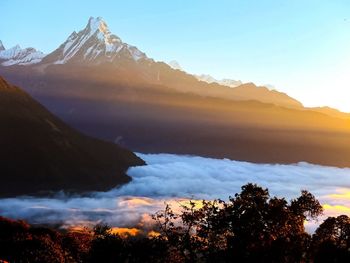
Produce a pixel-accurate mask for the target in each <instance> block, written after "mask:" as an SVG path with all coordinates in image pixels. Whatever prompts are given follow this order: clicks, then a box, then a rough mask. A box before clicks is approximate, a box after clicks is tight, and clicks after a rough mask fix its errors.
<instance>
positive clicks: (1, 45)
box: [0, 40, 5, 51]
mask: <svg viewBox="0 0 350 263" xmlns="http://www.w3.org/2000/svg"><path fill="white" fill-rule="evenodd" d="M3 50H5V47H4V45H3V44H2V41H1V40H0V51H3Z"/></svg>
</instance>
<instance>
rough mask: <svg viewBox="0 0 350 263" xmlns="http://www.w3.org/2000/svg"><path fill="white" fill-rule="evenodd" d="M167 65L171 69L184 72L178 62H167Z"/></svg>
mask: <svg viewBox="0 0 350 263" xmlns="http://www.w3.org/2000/svg"><path fill="white" fill-rule="evenodd" d="M168 65H169V66H170V67H171V68H172V69H176V70H181V71H184V70H183V69H182V67H181V66H180V64H179V62H177V61H176V60H172V61H169V62H168Z"/></svg>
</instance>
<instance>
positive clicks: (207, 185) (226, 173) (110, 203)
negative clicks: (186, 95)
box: [0, 154, 350, 228]
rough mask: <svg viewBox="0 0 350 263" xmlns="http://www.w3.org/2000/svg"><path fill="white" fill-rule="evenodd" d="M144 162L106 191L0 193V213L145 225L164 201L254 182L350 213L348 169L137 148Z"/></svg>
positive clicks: (216, 194) (222, 193)
mask: <svg viewBox="0 0 350 263" xmlns="http://www.w3.org/2000/svg"><path fill="white" fill-rule="evenodd" d="M138 156H139V157H140V158H142V159H143V160H145V161H146V163H147V165H146V166H140V167H132V168H130V169H129V170H128V174H129V175H130V176H131V177H132V179H133V180H132V181H131V182H130V183H128V184H126V185H124V186H122V187H120V188H115V189H112V190H110V191H108V192H95V193H91V194H89V195H85V196H67V195H65V194H63V193H57V195H56V196H55V197H51V198H37V197H16V198H6V199H0V215H2V216H5V217H10V218H18V219H25V220H27V221H29V222H30V223H33V224H36V223H37V224H42V223H45V224H47V223H50V224H61V225H63V226H66V227H69V226H76V225H86V226H91V225H94V224H96V223H101V222H103V223H107V224H109V225H111V226H115V227H133V226H139V227H144V228H147V227H148V226H149V225H150V224H151V223H152V220H151V219H150V214H152V213H155V212H156V211H158V210H161V209H162V208H164V204H165V202H167V203H171V204H173V205H175V206H176V205H178V204H181V202H183V201H184V200H187V199H189V198H190V199H207V200H210V199H216V198H221V199H227V198H228V197H229V196H233V195H234V194H235V193H237V192H240V190H241V186H242V185H244V184H246V183H248V182H253V183H257V184H258V185H260V186H262V187H265V188H268V189H269V191H270V194H271V196H278V197H286V198H287V199H288V200H289V199H292V198H296V197H298V196H299V194H300V191H301V190H302V189H307V190H309V191H310V192H311V193H313V194H314V195H315V196H316V197H317V198H318V199H319V200H320V202H321V203H322V204H323V205H324V208H325V215H326V216H334V215H339V214H350V169H349V168H336V167H325V166H319V165H311V164H307V163H298V164H289V165H285V164H255V163H249V162H240V161H232V160H228V159H212V158H204V157H198V156H186V155H174V154H138Z"/></svg>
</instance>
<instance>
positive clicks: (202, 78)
mask: <svg viewBox="0 0 350 263" xmlns="http://www.w3.org/2000/svg"><path fill="white" fill-rule="evenodd" d="M195 77H196V78H197V79H198V80H200V81H204V82H207V83H217V84H220V85H223V86H227V87H230V88H235V87H238V86H240V85H242V84H243V83H242V81H240V80H233V79H221V80H217V79H215V78H213V77H212V76H210V75H206V74H202V75H195Z"/></svg>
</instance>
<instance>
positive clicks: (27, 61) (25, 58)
mask: <svg viewBox="0 0 350 263" xmlns="http://www.w3.org/2000/svg"><path fill="white" fill-rule="evenodd" d="M44 56H45V54H44V53H42V52H41V51H38V50H36V49H34V48H31V47H29V48H24V49H22V48H21V47H20V46H19V45H16V46H14V47H12V48H10V49H5V48H4V46H3V45H2V43H1V41H0V63H1V65H3V66H12V65H31V64H36V63H39V62H40V61H41V60H42V58H43V57H44Z"/></svg>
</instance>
